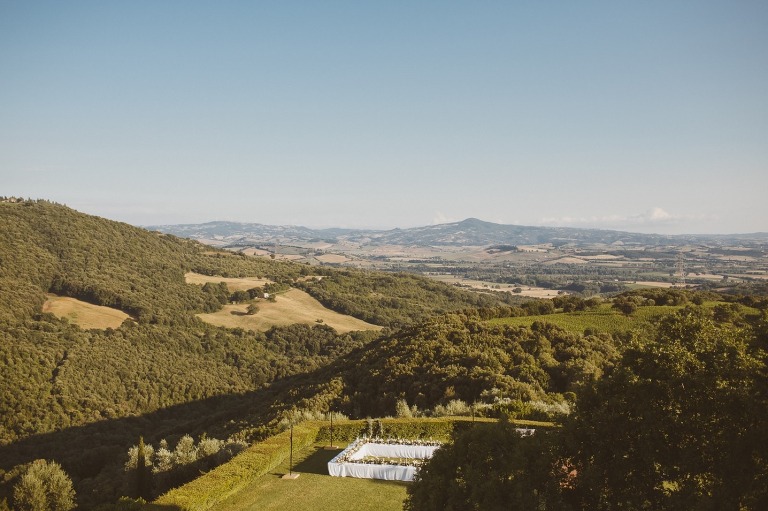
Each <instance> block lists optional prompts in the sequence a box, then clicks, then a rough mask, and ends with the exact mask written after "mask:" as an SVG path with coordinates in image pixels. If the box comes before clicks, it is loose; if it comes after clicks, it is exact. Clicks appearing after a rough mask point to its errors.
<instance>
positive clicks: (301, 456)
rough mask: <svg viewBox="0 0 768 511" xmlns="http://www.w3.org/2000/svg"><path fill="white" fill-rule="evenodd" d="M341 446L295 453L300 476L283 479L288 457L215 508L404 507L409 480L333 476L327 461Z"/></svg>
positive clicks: (386, 510)
mask: <svg viewBox="0 0 768 511" xmlns="http://www.w3.org/2000/svg"><path fill="white" fill-rule="evenodd" d="M339 452H341V451H340V450H335V451H326V450H323V449H322V447H321V446H320V445H316V446H314V447H310V448H309V449H307V450H306V451H303V452H301V453H298V455H294V463H295V466H294V470H293V472H295V473H298V474H300V475H299V477H298V479H293V480H285V479H281V476H282V475H283V474H286V473H287V472H288V462H287V461H286V462H285V463H283V464H282V465H280V466H278V467H277V468H276V469H274V470H272V471H270V472H269V473H268V474H266V475H265V476H263V477H260V478H259V479H257V480H256V482H254V483H253V484H252V485H251V486H249V487H247V488H245V489H244V490H243V491H241V492H239V493H237V494H235V495H233V496H232V497H230V498H229V499H227V500H225V501H224V502H222V503H221V504H219V505H217V506H214V507H213V508H212V510H213V511H271V510H280V511H308V510H312V511H315V510H317V511H366V510H371V511H373V510H376V511H378V510H381V511H390V510H391V511H400V510H401V509H402V508H403V501H404V500H405V495H406V487H407V484H408V483H402V482H393V481H376V480H372V479H357V478H353V477H331V476H329V475H328V468H327V463H328V461H330V460H331V459H332V458H333V457H334V456H336V455H337V454H338V453H339Z"/></svg>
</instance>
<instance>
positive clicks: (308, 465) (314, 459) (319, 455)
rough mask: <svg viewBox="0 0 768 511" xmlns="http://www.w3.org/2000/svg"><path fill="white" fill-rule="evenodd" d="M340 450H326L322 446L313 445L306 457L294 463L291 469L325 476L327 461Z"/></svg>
mask: <svg viewBox="0 0 768 511" xmlns="http://www.w3.org/2000/svg"><path fill="white" fill-rule="evenodd" d="M340 452H341V449H335V450H330V449H329V450H326V449H324V448H322V447H313V448H311V450H310V453H309V455H308V456H307V457H306V458H304V459H303V460H301V461H300V462H299V463H297V464H296V465H294V467H293V471H294V472H304V473H307V474H319V475H323V476H327V475H328V462H329V461H331V460H332V459H333V458H334V457H335V456H336V455H337V454H339V453H340Z"/></svg>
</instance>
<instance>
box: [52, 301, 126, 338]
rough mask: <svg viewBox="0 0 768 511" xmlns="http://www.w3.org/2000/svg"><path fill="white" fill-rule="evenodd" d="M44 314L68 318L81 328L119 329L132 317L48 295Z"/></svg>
mask: <svg viewBox="0 0 768 511" xmlns="http://www.w3.org/2000/svg"><path fill="white" fill-rule="evenodd" d="M43 312H50V313H51V314H53V315H54V316H56V317H57V318H66V319H67V320H69V322H70V323H74V324H76V325H77V326H79V327H80V328H83V329H86V330H88V329H91V328H98V329H101V330H104V329H106V328H117V327H119V326H120V325H122V324H123V321H125V320H126V319H128V318H129V317H130V316H128V314H126V313H125V312H123V311H120V310H117V309H113V308H111V307H102V306H101V305H93V304H90V303H87V302H81V301H80V300H77V299H75V298H68V297H66V296H56V295H53V294H49V295H48V299H47V300H46V301H45V303H44V304H43Z"/></svg>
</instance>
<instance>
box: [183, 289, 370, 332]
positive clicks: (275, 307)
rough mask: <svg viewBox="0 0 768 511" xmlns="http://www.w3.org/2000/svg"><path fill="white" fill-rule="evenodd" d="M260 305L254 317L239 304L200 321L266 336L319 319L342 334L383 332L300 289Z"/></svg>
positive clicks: (199, 315)
mask: <svg viewBox="0 0 768 511" xmlns="http://www.w3.org/2000/svg"><path fill="white" fill-rule="evenodd" d="M257 305H258V306H259V311H258V312H257V313H256V314H253V315H247V314H246V309H247V307H248V305H247V304H239V305H225V306H224V308H222V310H220V311H217V312H214V313H211V314H198V316H197V317H199V318H200V319H202V320H203V321H205V322H206V323H210V324H212V325H216V326H223V327H227V328H238V327H239V328H243V329H246V330H255V331H261V332H266V331H267V330H269V329H270V328H272V327H273V326H287V325H292V324H294V323H303V324H307V325H314V324H317V323H318V321H317V320H318V319H320V320H322V322H323V323H324V324H326V325H328V326H330V327H331V328H333V329H334V330H336V331H337V332H340V333H346V332H351V331H354V330H380V329H381V327H379V326H376V325H372V324H370V323H366V322H365V321H363V320H360V319H357V318H353V317H352V316H348V315H345V314H339V313H338V312H334V311H332V310H330V309H326V308H325V307H323V305H322V304H321V303H320V302H318V301H317V300H315V299H314V298H312V297H311V296H309V295H308V294H307V293H305V292H304V291H300V290H298V289H290V290H288V291H286V292H285V293H280V294H278V295H277V296H276V300H275V301H274V302H269V301H266V300H259V301H258V302H257Z"/></svg>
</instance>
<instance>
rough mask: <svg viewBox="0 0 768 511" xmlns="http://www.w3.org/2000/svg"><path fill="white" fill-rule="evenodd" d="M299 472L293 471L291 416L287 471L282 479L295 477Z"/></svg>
mask: <svg viewBox="0 0 768 511" xmlns="http://www.w3.org/2000/svg"><path fill="white" fill-rule="evenodd" d="M297 477H299V474H294V473H293V418H291V450H290V453H289V454H288V473H287V474H285V475H284V476H283V479H296V478H297Z"/></svg>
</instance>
